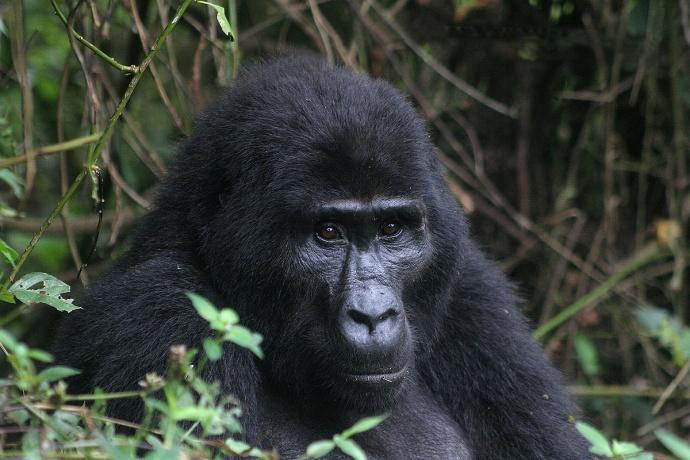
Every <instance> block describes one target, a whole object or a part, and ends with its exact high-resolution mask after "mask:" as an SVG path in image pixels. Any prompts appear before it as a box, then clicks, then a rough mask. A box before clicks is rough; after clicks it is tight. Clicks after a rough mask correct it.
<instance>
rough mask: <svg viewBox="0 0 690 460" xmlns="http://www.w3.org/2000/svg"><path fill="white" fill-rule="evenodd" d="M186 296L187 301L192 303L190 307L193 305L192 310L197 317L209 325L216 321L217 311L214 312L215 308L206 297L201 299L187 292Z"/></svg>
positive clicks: (197, 295)
mask: <svg viewBox="0 0 690 460" xmlns="http://www.w3.org/2000/svg"><path fill="white" fill-rule="evenodd" d="M186 294H187V297H188V298H189V300H191V301H192V305H194V309H195V310H196V312H197V313H198V314H199V316H201V317H202V318H204V319H205V320H206V321H208V322H209V323H210V322H213V321H216V320H217V319H218V314H219V313H218V310H216V307H215V306H214V305H213V304H212V303H211V302H210V301H209V300H208V299H207V298H206V297H202V296H200V295H199V294H195V293H193V292H187V293H186Z"/></svg>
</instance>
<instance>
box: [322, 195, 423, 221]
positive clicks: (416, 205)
mask: <svg viewBox="0 0 690 460" xmlns="http://www.w3.org/2000/svg"><path fill="white" fill-rule="evenodd" d="M316 212H317V213H318V214H320V215H329V216H333V217H338V216H351V215H356V214H374V215H395V216H397V217H400V218H407V219H417V220H419V219H421V218H422V217H424V215H425V206H424V203H423V202H422V201H421V200H418V199H414V198H406V197H391V198H374V199H372V200H359V199H338V200H333V201H326V202H322V203H320V204H319V205H318V207H317V208H316Z"/></svg>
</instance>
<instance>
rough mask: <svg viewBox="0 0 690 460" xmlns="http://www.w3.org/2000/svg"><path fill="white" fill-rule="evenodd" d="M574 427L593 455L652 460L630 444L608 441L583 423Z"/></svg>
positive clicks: (630, 459)
mask: <svg viewBox="0 0 690 460" xmlns="http://www.w3.org/2000/svg"><path fill="white" fill-rule="evenodd" d="M575 427H576V428H577V430H578V431H579V432H580V434H582V436H584V437H585V439H587V441H589V443H590V448H589V451H590V452H591V453H593V454H595V455H601V456H604V457H607V458H614V459H618V460H624V459H625V460H653V458H654V457H653V456H652V454H650V453H646V452H644V450H643V449H642V448H641V447H639V446H637V445H636V444H634V443H631V442H620V441H616V440H613V441H609V440H608V439H607V438H606V436H604V434H603V433H602V432H601V431H599V430H597V429H596V428H594V427H593V426H592V425H589V424H587V423H585V422H580V421H578V422H576V423H575Z"/></svg>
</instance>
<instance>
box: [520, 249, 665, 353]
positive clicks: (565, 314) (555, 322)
mask: <svg viewBox="0 0 690 460" xmlns="http://www.w3.org/2000/svg"><path fill="white" fill-rule="evenodd" d="M667 255H669V252H668V251H666V250H662V249H660V248H659V247H658V246H657V245H656V244H652V245H651V246H648V247H647V248H645V249H643V250H641V251H640V252H639V253H638V255H637V257H635V258H633V259H632V260H631V261H630V262H628V263H627V264H625V265H624V266H623V267H621V268H620V269H619V270H618V271H617V272H616V273H614V274H613V275H612V276H611V277H610V278H608V279H607V280H606V281H604V282H603V283H601V284H600V285H598V286H597V287H595V288H594V289H592V290H591V291H589V292H588V293H587V294H585V295H583V296H582V297H580V298H579V299H577V300H576V301H575V302H574V303H572V304H571V305H570V306H568V307H567V308H565V309H563V310H561V312H560V313H558V314H557V315H556V316H554V317H553V318H551V319H550V320H548V321H547V322H545V323H544V324H542V325H541V326H540V327H538V328H537V330H535V331H534V333H533V334H532V336H533V337H534V338H535V339H537V340H540V339H542V338H544V336H545V335H546V334H548V333H549V332H551V331H552V330H554V329H556V328H557V327H558V326H560V325H561V324H563V323H565V322H566V321H567V320H568V319H570V318H571V317H572V316H574V315H575V314H576V313H577V312H579V311H580V310H583V309H584V308H586V307H587V306H588V305H589V304H591V303H592V302H594V301H595V300H597V299H599V298H601V297H603V296H604V295H606V294H608V293H609V292H610V291H611V290H613V289H614V288H615V287H616V285H618V283H620V282H621V281H623V280H624V279H625V278H627V277H628V276H630V275H631V274H632V273H635V272H636V271H637V270H639V269H640V268H642V267H644V266H645V265H648V264H650V263H652V262H654V261H656V260H659V259H661V258H663V257H664V256H667Z"/></svg>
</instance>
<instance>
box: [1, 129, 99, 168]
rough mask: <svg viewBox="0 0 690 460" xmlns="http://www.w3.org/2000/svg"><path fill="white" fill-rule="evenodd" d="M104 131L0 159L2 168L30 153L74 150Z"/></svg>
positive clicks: (20, 161)
mask: <svg viewBox="0 0 690 460" xmlns="http://www.w3.org/2000/svg"><path fill="white" fill-rule="evenodd" d="M102 134H103V132H98V133H93V134H89V135H88V136H83V137H78V138H76V139H71V140H69V141H65V142H59V143H57V144H51V145H46V146H44V147H39V148H37V149H34V150H32V151H30V152H26V153H25V154H23V155H17V156H14V157H11V158H6V159H3V160H0V168H7V167H8V166H14V165H16V164H20V163H23V162H25V161H26V159H27V157H28V156H30V155H33V156H40V155H50V154H51V153H59V152H64V151H65V150H74V149H76V148H79V147H81V146H82V145H87V144H91V143H93V142H95V141H97V140H98V139H99V138H100V137H101V135H102Z"/></svg>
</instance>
